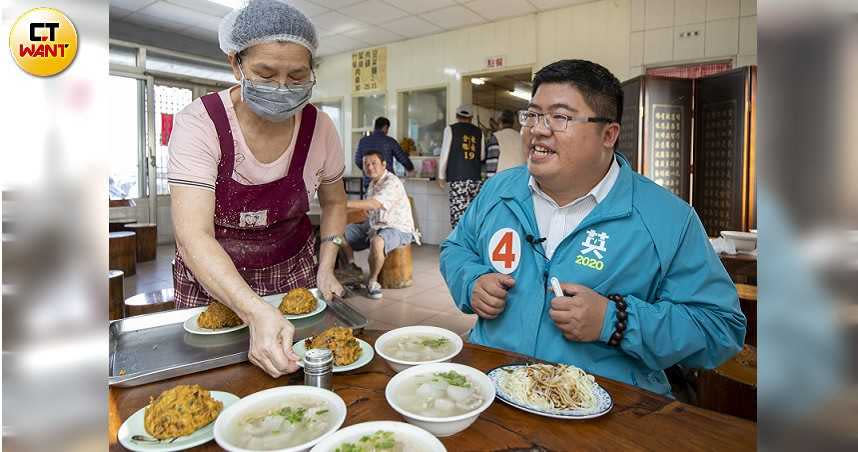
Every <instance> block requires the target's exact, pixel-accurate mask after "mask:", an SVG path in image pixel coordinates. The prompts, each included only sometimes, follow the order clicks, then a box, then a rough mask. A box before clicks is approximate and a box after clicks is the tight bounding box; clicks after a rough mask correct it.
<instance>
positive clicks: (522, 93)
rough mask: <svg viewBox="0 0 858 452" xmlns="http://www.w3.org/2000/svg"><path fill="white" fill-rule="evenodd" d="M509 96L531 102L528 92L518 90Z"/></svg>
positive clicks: (510, 92) (511, 92)
mask: <svg viewBox="0 0 858 452" xmlns="http://www.w3.org/2000/svg"><path fill="white" fill-rule="evenodd" d="M509 95H510V96H515V97H517V98H519V99H524V100H527V101H529V100H530V93H528V92H527V91H524V90H520V89H516V90H513V91H509Z"/></svg>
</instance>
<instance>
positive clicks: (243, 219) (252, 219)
mask: <svg viewBox="0 0 858 452" xmlns="http://www.w3.org/2000/svg"><path fill="white" fill-rule="evenodd" d="M267 225H268V210H259V211H256V212H241V213H240V214H239V217H238V226H239V227H242V228H252V227H258V226H267Z"/></svg>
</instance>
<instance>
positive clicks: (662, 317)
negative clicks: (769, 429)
mask: <svg viewBox="0 0 858 452" xmlns="http://www.w3.org/2000/svg"><path fill="white" fill-rule="evenodd" d="M622 97H623V92H622V89H621V87H620V83H619V81H618V80H617V79H616V78H615V77H614V76H613V74H611V73H610V72H609V71H608V70H607V69H605V68H604V67H602V66H599V65H598V64H595V63H592V62H589V61H582V60H563V61H558V62H555V63H552V64H550V65H548V66H546V67H544V68H543V69H541V70H540V71H539V72H538V73H537V74H536V76H535V77H534V80H533V97H532V100H531V101H530V105H529V106H528V108H527V109H526V110H523V111H521V112H519V114H518V119H519V122H520V123H521V125H522V145H523V149H524V150H525V152H526V153H527V166H526V167H525V166H521V167H517V168H512V169H510V170H508V171H504V172H503V173H499V174H497V175H496V176H495V177H493V178H491V179H489V181H488V182H486V184H485V186H484V187H483V190H482V191H481V192H480V194H479V196H477V198H476V199H475V200H474V202H473V203H472V205H471V208H470V209H469V210H468V211H467V212H466V213H465V215H464V216H463V217H462V220H461V222H460V224H459V227H458V228H456V230H455V231H453V233H452V234H451V235H450V237H449V238H448V239H447V240H446V241H445V242H444V243H443V244H442V246H441V273H442V274H443V275H444V278H445V280H446V282H447V285H448V286H449V288H450V291H451V292H452V295H453V299H454V300H455V302H456V304H457V306H458V307H459V308H460V309H461V310H462V311H464V312H466V313H476V314H477V315H478V320H477V323H476V325H475V327H474V329H473V330H472V331H471V335H470V340H471V341H472V342H475V343H479V344H484V345H488V346H492V347H499V348H503V349H506V350H511V351H515V352H519V353H523V354H526V355H531V356H534V357H537V358H540V359H544V360H547V361H553V362H559V363H566V364H572V365H575V366H578V367H580V368H582V369H583V370H585V371H587V372H592V373H595V374H598V375H601V376H604V377H608V378H612V379H615V380H620V381H623V382H626V383H629V384H633V385H636V386H639V387H642V388H644V389H648V390H650V391H653V392H656V393H659V394H668V393H669V392H670V385H669V383H668V381H667V377H666V375H665V373H664V369H666V368H668V367H670V366H672V365H674V364H683V365H686V366H689V367H703V368H712V367H716V366H718V365H720V364H721V363H722V362H724V361H726V360H727V359H729V358H730V357H731V356H733V355H734V354H736V353H737V352H738V351H739V350H740V349H741V346H742V343H743V341H744V336H745V328H746V320H745V317H744V315H742V312H741V311H740V309H739V302H738V298H737V295H736V289H735V287H734V286H733V283H732V282H731V281H730V278H729V276H728V275H727V273H726V271H725V270H724V267H723V266H722V265H721V262H720V260H719V259H718V256H717V255H716V254H715V252H714V251H713V249H712V247H711V246H710V244H709V240H708V238H707V237H706V233H705V231H704V229H703V226H702V224H701V223H700V220H699V218H698V217H697V215H696V213H695V212H694V210H693V209H692V208H691V206H689V205H688V204H686V203H685V202H684V201H682V200H681V199H679V198H677V197H675V196H674V195H672V194H671V193H670V192H668V191H667V190H665V189H663V188H661V187H660V186H658V185H656V184H655V183H653V182H652V181H650V180H649V179H646V178H645V177H643V176H641V175H639V174H637V173H635V172H634V171H633V170H632V169H631V168H630V167H629V163H628V162H627V161H626V160H625V159H624V158H623V157H622V156H620V154H618V153H616V152H615V147H616V142H617V138H618V136H619V133H620V117H621V116H622V105H623V102H622ZM552 280H554V281H555V284H552ZM552 285H553V286H556V288H555V289H553V290H552V287H551V286H552Z"/></svg>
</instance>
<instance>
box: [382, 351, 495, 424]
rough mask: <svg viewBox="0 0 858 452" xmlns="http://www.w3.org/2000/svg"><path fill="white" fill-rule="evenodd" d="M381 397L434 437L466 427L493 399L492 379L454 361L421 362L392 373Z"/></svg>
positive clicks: (407, 419) (409, 420) (411, 422)
mask: <svg viewBox="0 0 858 452" xmlns="http://www.w3.org/2000/svg"><path fill="white" fill-rule="evenodd" d="M384 396H385V398H386V399H387V403H388V404H389V405H390V407H391V408H393V409H394V410H396V412H398V413H399V414H401V415H402V417H404V418H405V420H406V421H407V422H408V423H409V424H414V425H416V426H418V427H420V428H422V429H424V430H426V431H428V432H429V433H431V434H433V435H435V436H440V437H444V436H450V435H454V434H456V433H459V432H461V431H462V430H464V429H466V428H468V427H469V426H470V425H471V424H473V423H474V421H476V420H477V417H479V416H480V413H482V412H483V411H485V410H486V409H487V408H488V407H489V406H490V405H491V404H492V402H493V401H494V399H495V387H494V384H492V381H491V379H489V377H488V376H487V375H486V374H484V373H483V372H482V371H480V370H478V369H474V368H473V367H469V366H465V365H463V364H455V363H432V364H420V365H418V366H414V367H409V368H408V369H405V370H403V371H402V372H399V373H398V374H396V375H394V376H393V378H391V379H390V381H389V382H388V383H387V387H386V388H385V390H384Z"/></svg>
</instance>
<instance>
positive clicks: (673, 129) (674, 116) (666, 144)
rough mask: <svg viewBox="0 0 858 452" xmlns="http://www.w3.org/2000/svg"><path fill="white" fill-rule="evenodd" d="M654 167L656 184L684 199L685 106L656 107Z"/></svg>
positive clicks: (653, 127)
mask: <svg viewBox="0 0 858 452" xmlns="http://www.w3.org/2000/svg"><path fill="white" fill-rule="evenodd" d="M650 143H651V145H650V149H651V150H652V152H651V155H652V168H651V169H650V177H651V178H652V180H653V181H655V183H657V184H659V185H661V186H662V187H664V188H666V189H668V190H670V191H671V192H672V193H673V194H675V195H677V196H680V197H681V196H682V192H681V190H682V186H681V183H682V106H679V105H653V106H652V132H651V133H650Z"/></svg>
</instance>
